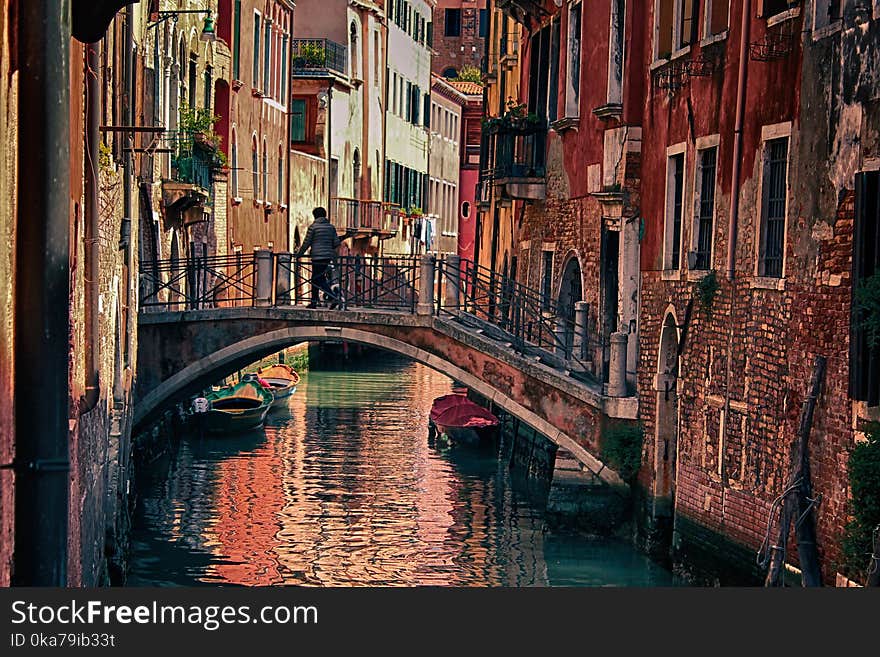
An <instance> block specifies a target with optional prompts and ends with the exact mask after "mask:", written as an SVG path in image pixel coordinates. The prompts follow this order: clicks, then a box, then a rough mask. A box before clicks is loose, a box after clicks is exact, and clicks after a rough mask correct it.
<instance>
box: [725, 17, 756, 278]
mask: <svg viewBox="0 0 880 657" xmlns="http://www.w3.org/2000/svg"><path fill="white" fill-rule="evenodd" d="M751 11H752V0H744V1H743V10H742V25H741V27H740V39H739V73H738V74H737V80H736V125H735V127H734V130H733V171H732V173H731V182H730V220H729V222H728V225H727V278H728V279H730V280H733V278H734V276H735V275H736V273H735V271H734V270H735V268H736V231H737V220H738V219H739V176H740V159H741V158H742V131H743V117H744V115H745V96H746V69H747V66H748V60H749V25H750V20H751Z"/></svg>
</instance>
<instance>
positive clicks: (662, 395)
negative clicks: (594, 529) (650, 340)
mask: <svg viewBox="0 0 880 657" xmlns="http://www.w3.org/2000/svg"><path fill="white" fill-rule="evenodd" d="M678 340H679V336H678V326H677V322H676V320H675V315H674V314H673V313H672V312H668V313H667V314H666V318H665V319H664V320H663V328H662V329H661V332H660V353H659V354H658V358H657V378H656V380H655V386H654V387H655V389H656V392H657V403H656V414H655V421H656V432H655V436H654V519H655V520H659V521H660V523H661V524H666V523H667V522H668V523H670V524H671V520H672V518H673V516H674V513H675V483H676V461H677V455H678V391H677V384H678ZM669 529H671V527H669Z"/></svg>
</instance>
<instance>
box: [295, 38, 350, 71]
mask: <svg viewBox="0 0 880 657" xmlns="http://www.w3.org/2000/svg"><path fill="white" fill-rule="evenodd" d="M292 70H293V74H294V75H302V76H309V75H329V74H330V72H331V71H335V72H337V73H340V74H342V75H347V74H348V55H347V49H346V47H345V46H343V45H342V44H339V43H336V42H335V41H330V40H329V39H294V40H293V66H292Z"/></svg>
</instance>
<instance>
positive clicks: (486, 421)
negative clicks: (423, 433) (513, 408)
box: [428, 392, 501, 445]
mask: <svg viewBox="0 0 880 657" xmlns="http://www.w3.org/2000/svg"><path fill="white" fill-rule="evenodd" d="M428 422H429V428H430V430H431V431H432V432H436V433H437V434H438V435H439V436H441V437H443V436H445V437H446V439H447V441H451V442H453V443H466V444H473V445H477V444H480V443H481V442H483V440H484V439H486V438H488V437H489V436H491V435H493V434H494V432H495V431H496V429H497V428H498V426H499V425H500V423H501V422H500V420H499V419H498V418H497V417H495V415H493V414H492V413H491V412H489V411H488V410H486V409H485V408H483V407H482V406H480V405H479V404H475V403H474V402H472V401H471V400H470V399H468V398H467V395H465V394H462V393H458V392H453V393H451V394H448V395H443V396H442V397H437V399H435V400H434V403H433V405H432V406H431V412H430V414H429V416H428Z"/></svg>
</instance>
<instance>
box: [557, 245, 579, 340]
mask: <svg viewBox="0 0 880 657" xmlns="http://www.w3.org/2000/svg"><path fill="white" fill-rule="evenodd" d="M582 281H583V279H582V278H581V265H580V262H578V258H577V256H576V255H571V256H570V257H569V259H568V262H566V263H565V268H564V269H563V270H562V282H561V283H560V284H559V317H560V319H562V320H563V321H564V322H565V324H564V326H565V332H564V333H563V344H562V345H561V346H562V347H563V349H564V350H565V355H566V357H570V356H571V355H572V352H573V350H574V323H575V318H574V311H575V304H576V303H577V302H578V301H582V300H583V282H582Z"/></svg>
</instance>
